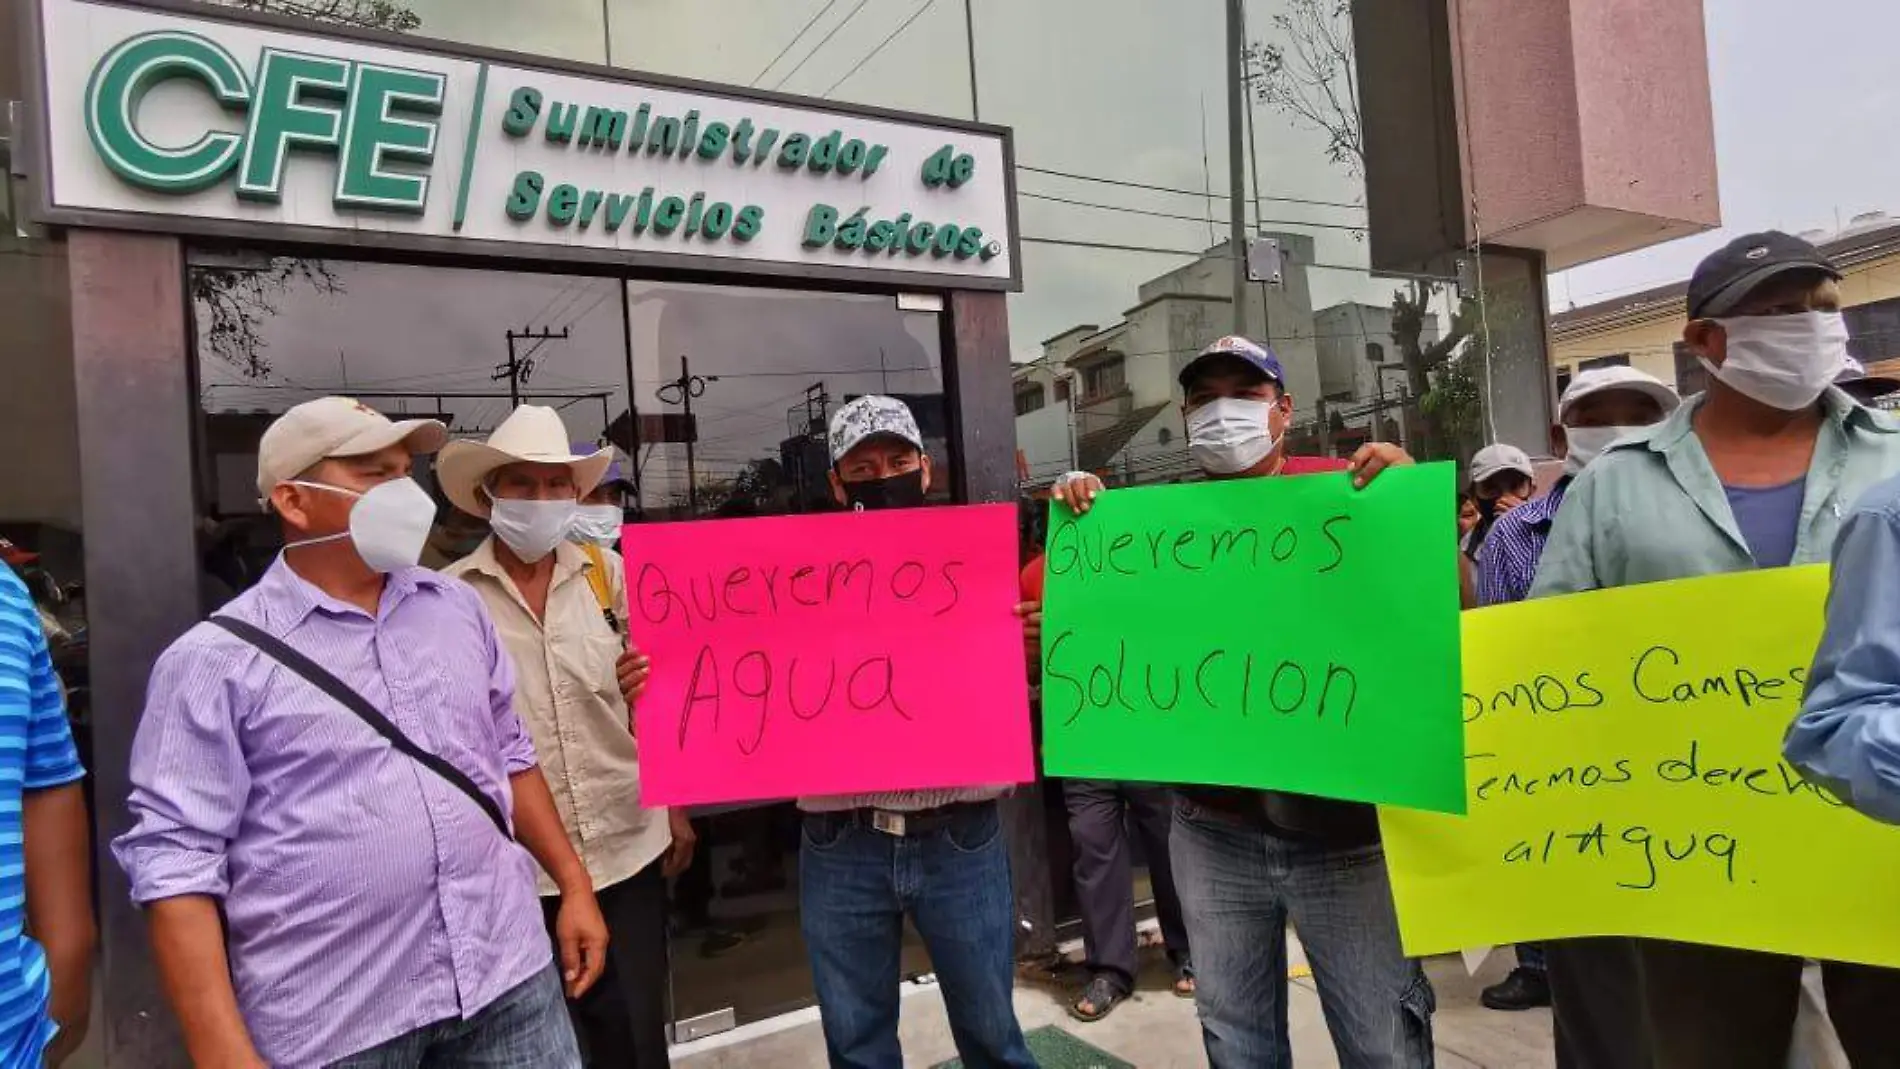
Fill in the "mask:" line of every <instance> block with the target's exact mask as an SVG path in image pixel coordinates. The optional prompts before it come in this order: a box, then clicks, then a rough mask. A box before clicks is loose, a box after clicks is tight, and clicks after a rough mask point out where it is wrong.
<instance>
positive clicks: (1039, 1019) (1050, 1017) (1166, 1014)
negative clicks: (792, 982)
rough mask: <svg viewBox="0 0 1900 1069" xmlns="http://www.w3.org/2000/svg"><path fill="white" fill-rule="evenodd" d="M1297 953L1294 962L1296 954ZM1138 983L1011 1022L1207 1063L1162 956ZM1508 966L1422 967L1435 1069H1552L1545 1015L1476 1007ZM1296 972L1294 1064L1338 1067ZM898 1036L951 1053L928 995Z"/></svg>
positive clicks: (750, 1044) (1156, 1056) (1113, 1048)
mask: <svg viewBox="0 0 1900 1069" xmlns="http://www.w3.org/2000/svg"><path fill="white" fill-rule="evenodd" d="M1293 949H1294V955H1295V957H1294V960H1295V961H1296V962H1297V961H1298V960H1299V958H1298V948H1297V946H1296V947H1294V948H1293ZM1151 961H1152V962H1153V964H1154V967H1153V968H1150V969H1149V970H1148V971H1147V973H1146V974H1145V975H1144V976H1143V977H1142V983H1141V990H1140V991H1139V992H1138V994H1137V996H1136V998H1135V999H1134V1000H1132V1001H1130V1002H1128V1003H1126V1004H1124V1005H1123V1006H1121V1007H1120V1008H1118V1009H1117V1010H1116V1011H1115V1012H1114V1013H1113V1014H1112V1015H1111V1016H1109V1017H1108V1018H1107V1019H1106V1020H1103V1021H1099V1022H1097V1023H1095V1024H1089V1025H1084V1024H1078V1023H1076V1022H1074V1021H1072V1020H1070V1019H1069V1017H1068V1015H1067V1013H1066V1012H1065V1011H1064V1006H1065V1004H1066V1000H1067V998H1068V994H1069V993H1068V992H1067V991H1066V990H1062V989H1057V988H1053V987H1048V986H1044V985H1040V984H1021V985H1019V986H1018V987H1017V990H1016V1012H1017V1016H1018V1017H1019V1018H1020V1019H1021V1020H1022V1023H1023V1026H1024V1027H1025V1028H1034V1027H1036V1026H1038V1025H1044V1024H1058V1025H1061V1026H1062V1027H1064V1028H1067V1029H1069V1030H1070V1031H1072V1032H1073V1033H1074V1034H1076V1035H1077V1036H1079V1037H1081V1038H1083V1039H1085V1040H1087V1041H1088V1042H1090V1043H1092V1044H1094V1045H1096V1046H1098V1047H1100V1048H1102V1049H1103V1050H1105V1051H1108V1052H1109V1053H1111V1054H1114V1055H1116V1056H1118V1057H1121V1058H1124V1059H1127V1060H1128V1061H1130V1062H1133V1063H1134V1064H1135V1065H1137V1066H1140V1067H1141V1069H1177V1067H1178V1069H1190V1067H1193V1069H1198V1067H1202V1066H1205V1065H1206V1064H1207V1060H1206V1058H1205V1056H1204V1055H1203V1054H1202V1052H1201V1046H1200V1031H1199V1027H1198V1026H1197V1025H1196V1023H1195V1019H1194V1006H1193V1004H1192V1003H1191V1002H1188V1001H1186V1000H1183V999H1178V998H1175V997H1174V996H1173V995H1172V993H1171V992H1170V991H1169V988H1168V983H1169V978H1168V976H1167V974H1166V971H1165V970H1164V969H1162V968H1160V967H1159V958H1158V955H1155V956H1154V957H1153V958H1152V959H1151ZM1509 964H1510V957H1509V955H1508V953H1505V954H1494V955H1492V957H1491V959H1490V960H1489V961H1487V962H1486V963H1485V966H1484V968H1482V969H1481V970H1480V971H1479V974H1478V976H1477V977H1475V978H1474V977H1471V976H1468V975H1467V974H1466V972H1465V967H1464V964H1463V963H1462V962H1461V961H1459V960H1458V959H1457V958H1441V959H1435V960H1433V961H1431V962H1429V963H1428V966H1427V968H1428V970H1429V972H1430V973H1431V977H1432V982H1433V985H1434V986H1435V987H1436V989H1437V992H1438V1013H1437V1016H1436V1018H1435V1019H1434V1021H1433V1031H1434V1036H1435V1038H1436V1040H1437V1043H1438V1051H1439V1057H1438V1065H1439V1066H1440V1067H1441V1069H1474V1067H1476V1069H1550V1067H1551V1066H1552V1065H1554V1060H1553V1058H1552V1056H1551V1052H1550V1014H1549V1012H1548V1011H1543V1010H1538V1011H1532V1012H1530V1013H1520V1014H1506V1013H1495V1012H1493V1011H1490V1010H1486V1009H1484V1008H1483V1007H1481V1006H1479V1005H1478V991H1479V990H1480V989H1481V988H1482V987H1483V986H1484V985H1485V984H1487V983H1491V982H1494V981H1495V980H1497V979H1498V978H1500V977H1501V976H1502V975H1503V973H1504V971H1505V970H1506V969H1507V968H1508V966H1509ZM1303 971H1304V970H1302V969H1299V968H1296V969H1295V970H1294V972H1295V974H1296V979H1295V980H1294V981H1293V984H1292V988H1291V994H1292V1005H1291V1007H1290V1010H1291V1013H1290V1016H1291V1020H1292V1032H1293V1036H1292V1039H1293V1051H1294V1058H1295V1060H1296V1061H1297V1063H1298V1065H1299V1067H1300V1069H1328V1067H1337V1065H1338V1064H1339V1063H1338V1060H1337V1059H1336V1058H1335V1057H1334V1055H1333V1050H1332V1043H1331V1041H1330V1040H1329V1039H1328V1037H1327V1034H1326V1024H1325V1021H1324V1020H1323V1018H1322V1017H1321V1014H1320V1009H1319V995H1318V993H1317V992H1316V991H1314V989H1313V982H1312V980H1311V979H1307V978H1304V977H1302V976H1300V975H1299V974H1301V973H1303ZM903 1005H904V1009H903V1016H902V1020H901V1023H900V1026H899V1027H900V1035H901V1037H902V1041H903V1045H904V1064H905V1065H907V1066H929V1065H934V1064H936V1063H937V1062H940V1061H943V1060H944V1059H946V1058H950V1057H954V1056H955V1054H956V1051H955V1049H954V1047H953V1046H952V1044H951V1042H950V1034H949V1029H948V1028H947V1027H946V1025H945V1023H944V1016H943V1002H942V1000H941V998H939V997H938V995H937V993H936V991H935V990H934V989H926V990H924V991H921V992H919V993H917V994H915V995H913V996H911V997H908V998H906V999H905V1000H904V1004H903ZM673 1064H674V1065H675V1066H676V1067H677V1069H766V1067H770V1069H803V1067H806V1066H810V1067H813V1069H822V1067H823V1066H824V1064H825V1059H824V1040H823V1037H822V1036H821V1035H820V1033H819V1029H818V1024H817V1022H816V1020H815V1019H812V1020H809V1021H806V1022H805V1023H801V1024H798V1025H796V1026H794V1027H791V1028H787V1029H784V1030H782V1031H779V1032H776V1033H773V1034H770V1035H764V1036H760V1037H758V1038H754V1039H749V1040H746V1041H744V1042H740V1043H731V1044H728V1045H725V1046H720V1047H717V1048H716V1049H710V1050H704V1049H702V1050H700V1051H697V1052H695V1051H691V1050H687V1051H682V1052H681V1055H680V1056H676V1057H675V1058H674V1061H673Z"/></svg>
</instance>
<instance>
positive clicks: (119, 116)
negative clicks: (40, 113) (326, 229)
mask: <svg viewBox="0 0 1900 1069" xmlns="http://www.w3.org/2000/svg"><path fill="white" fill-rule="evenodd" d="M172 79H183V80H187V81H191V82H195V83H197V84H198V85H200V86H202V87H203V88H204V90H205V91H206V92H208V93H209V94H210V95H211V97H212V98H213V99H214V100H216V101H217V102H218V104H219V105H220V106H221V107H223V108H224V110H226V111H227V112H230V113H232V114H233V115H234V116H239V117H242V118H243V119H244V127H243V130H242V132H238V131H235V130H231V131H226V130H208V131H206V132H205V133H204V135H203V136H201V137H199V138H198V139H197V140H195V141H193V142H191V143H190V144H187V145H180V146H175V147H167V146H164V145H160V144H156V143H154V142H153V141H152V139H151V138H149V137H147V136H145V134H143V133H141V132H140V130H139V120H138V117H139V110H140V106H141V105H142V104H143V103H144V102H145V96H146V94H147V93H148V92H149V91H150V90H151V89H152V88H153V87H154V86H156V85H159V84H161V83H164V82H166V81H169V80H172ZM447 87H448V79H447V78H446V77H444V76H443V75H442V74H440V73H437V72H432V71H418V70H403V69H401V68H397V67H386V66H382V65H380V64H375V63H357V62H352V61H350V60H346V59H337V58H334V57H330V56H317V55H309V54H305V53H299V52H289V51H285V50H282V49H278V48H266V49H264V52H263V55H262V56H261V57H260V58H259V59H258V61H257V66H256V69H255V72H252V71H249V70H246V69H245V67H244V65H243V64H241V63H239V62H238V58H237V57H236V56H234V55H232V54H231V53H230V51H229V50H228V49H226V48H225V47H224V46H223V45H220V44H219V43H218V42H217V41H215V40H212V39H211V38H209V37H204V36H201V35H199V34H196V33H189V32H184V31H178V30H159V31H154V32H152V33H145V34H140V35H139V36H137V37H134V38H131V39H130V40H127V41H126V42H124V43H123V44H121V45H119V46H118V47H117V48H114V49H113V50H112V51H110V52H108V53H106V56H105V58H103V59H101V60H100V61H99V65H98V66H97V67H95V68H94V69H93V72H92V78H91V82H90V84H89V85H88V86H87V87H86V132H87V133H88V134H89V135H91V137H92V143H93V146H94V148H96V149H97V150H98V152H99V158H100V159H101V160H103V161H105V164H106V166H108V167H110V168H112V171H113V173H115V174H117V175H118V176H119V177H120V178H122V179H124V180H125V181H126V182H128V183H131V184H132V185H135V186H139V187H141V188H144V189H150V190H154V191H156V192H159V193H193V192H196V191H198V190H201V189H204V188H206V187H208V186H212V185H215V184H217V183H219V182H221V181H223V180H224V178H225V176H226V175H228V174H230V173H231V172H232V171H233V170H236V171H237V195H238V196H240V197H244V198H246V199H249V200H254V201H261V202H265V203H272V204H275V203H277V202H279V201H281V200H282V199H283V195H284V169H285V164H286V162H287V159H288V157H289V154H290V151H291V149H293V148H297V149H304V150H307V151H311V152H317V153H321V154H324V155H326V156H330V157H333V158H334V159H335V161H336V195H335V197H334V202H335V204H336V205H337V207H339V208H364V209H370V210H376V211H395V212H409V213H415V214H420V213H421V212H422V210H423V208H424V207H425V206H426V205H427V204H428V201H429V179H430V175H429V173H428V172H429V167H430V165H431V164H433V163H434V162H435V146H436V138H437V135H438V134H439V133H440V119H441V115H442V102H443V98H444V96H445V95H446V92H447ZM396 161H402V162H407V163H410V164H414V165H416V170H414V171H400V170H394V169H392V168H391V167H390V166H389V164H391V163H392V162H396Z"/></svg>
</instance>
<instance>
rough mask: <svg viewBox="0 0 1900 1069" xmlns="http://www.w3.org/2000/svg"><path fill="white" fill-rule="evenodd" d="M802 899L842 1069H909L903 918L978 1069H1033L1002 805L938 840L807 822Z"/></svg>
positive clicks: (837, 1067)
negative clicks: (1016, 993)
mask: <svg viewBox="0 0 1900 1069" xmlns="http://www.w3.org/2000/svg"><path fill="white" fill-rule="evenodd" d="M798 885H799V886H798V898H799V915H800V924H801V926H802V928H803V930H804V934H805V948H806V950H807V951H808V952H809V953H810V955H811V972H812V980H813V982H814V984H815V985H816V987H817V989H818V1013H819V1017H820V1019H821V1020H822V1021H823V1022H824V1029H825V1051H826V1053H827V1055H829V1057H830V1059H831V1065H832V1066H833V1069H901V1067H902V1065H903V1064H904V1058H903V1054H902V1052H901V1051H900V1050H899V1049H898V1045H897V1007H898V984H899V983H900V982H901V980H902V977H901V976H900V975H899V968H900V966H899V958H900V955H901V953H902V951H903V940H904V917H905V916H906V915H908V916H909V917H910V919H911V923H913V924H915V925H916V926H917V934H919V935H921V936H923V939H924V949H925V950H927V951H929V952H930V964H931V968H932V969H934V970H935V971H936V974H937V982H938V984H939V985H940V987H941V989H942V991H943V1004H944V1009H945V1011H946V1012H947V1013H948V1014H949V1017H950V1036H951V1038H952V1039H954V1040H955V1041H956V1045H957V1053H958V1054H959V1055H961V1056H962V1058H963V1064H964V1065H965V1066H968V1067H969V1069H992V1067H1008V1069H1035V1065H1036V1063H1035V1061H1034V1059H1032V1058H1031V1057H1030V1055H1029V1046H1028V1044H1027V1043H1025V1042H1024V1040H1023V1030H1022V1027H1021V1026H1020V1025H1018V1024H1017V1023H1016V1009H1015V1006H1014V1005H1013V1004H1012V1003H1011V1001H1010V995H1011V989H1012V988H1013V986H1014V984H1015V960H1014V958H1015V938H1016V937H1015V931H1014V924H1015V908H1016V905H1015V895H1014V892H1013V891H1012V890H1011V887H1010V882H1009V851H1008V849H1007V847H1006V846H1005V844H1004V842H1003V825H1002V820H1001V818H1000V816H999V815H998V813H997V809H996V806H995V805H994V804H985V805H979V806H969V807H965V808H964V809H962V810H961V811H960V812H958V813H957V815H956V816H955V817H953V818H952V819H951V821H950V823H949V824H948V825H947V826H945V827H943V828H940V829H937V830H934V831H930V832H926V833H924V834H920V835H908V836H901V837H900V836H895V835H887V834H885V833H884V832H881V831H876V830H874V829H872V828H871V827H869V826H867V825H865V824H862V823H860V822H859V821H858V819H857V818H856V817H855V816H853V815H852V814H849V813H811V814H807V815H806V816H805V821H804V832H803V834H802V836H801V843H800V849H799V855H798Z"/></svg>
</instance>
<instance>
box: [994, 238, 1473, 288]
mask: <svg viewBox="0 0 1900 1069" xmlns="http://www.w3.org/2000/svg"><path fill="white" fill-rule="evenodd" d="M1018 240H1020V241H1023V242H1025V243H1027V244H1031V245H1067V246H1070V247H1072V248H1077V249H1101V250H1103V251H1106V252H1144V253H1152V254H1155V255H1159V256H1186V257H1189V258H1192V259H1206V260H1231V259H1233V254H1232V253H1215V252H1208V251H1207V250H1205V249H1201V250H1195V249H1169V248H1163V247H1161V246H1158V245H1124V244H1119V243H1116V242H1112V241H1082V240H1080V239H1077V238H1051V237H1042V236H1039V235H1036V234H1023V235H1020V236H1019V238H1018ZM1290 262H1291V263H1293V264H1294V265H1295V266H1298V267H1317V268H1319V269H1321V270H1323V271H1351V272H1352V273H1354V274H1357V275H1369V274H1371V273H1372V269H1371V268H1370V267H1367V266H1365V265H1363V264H1360V265H1357V266H1354V265H1348V264H1323V263H1318V262H1309V261H1305V260H1294V261H1290ZM1381 277H1393V278H1397V277H1408V278H1409V277H1411V276H1398V275H1392V274H1390V273H1388V274H1386V275H1383V276H1381ZM1419 277H1421V278H1423V277H1425V276H1422V275H1421V276H1419ZM1433 281H1442V282H1452V281H1455V280H1454V279H1451V278H1444V279H1433Z"/></svg>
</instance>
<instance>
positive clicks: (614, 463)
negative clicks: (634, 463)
mask: <svg viewBox="0 0 1900 1069" xmlns="http://www.w3.org/2000/svg"><path fill="white" fill-rule="evenodd" d="M599 448H600V446H599V445H597V444H596V443H593V442H575V443H574V445H573V449H574V455H575V456H583V455H585V454H588V453H591V452H593V451H594V450H596V449H599ZM616 483H617V484H619V485H621V486H623V487H625V488H626V489H629V490H631V489H633V482H632V481H631V480H629V479H628V478H627V472H626V469H625V468H622V467H621V466H620V450H618V449H616V450H614V451H613V456H612V459H611V460H609V461H608V462H607V472H606V474H604V475H602V476H601V477H600V484H599V486H596V487H595V489H599V488H600V487H601V486H612V485H614V484H616Z"/></svg>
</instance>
